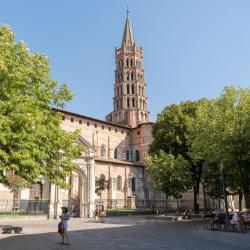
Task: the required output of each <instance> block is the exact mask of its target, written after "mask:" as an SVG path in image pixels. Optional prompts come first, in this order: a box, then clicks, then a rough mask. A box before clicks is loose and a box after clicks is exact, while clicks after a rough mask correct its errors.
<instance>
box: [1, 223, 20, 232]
mask: <svg viewBox="0 0 250 250" xmlns="http://www.w3.org/2000/svg"><path fill="white" fill-rule="evenodd" d="M1 228H2V230H3V234H11V233H12V231H14V233H16V234H19V233H21V232H22V231H23V228H22V227H18V226H12V225H4V226H1Z"/></svg>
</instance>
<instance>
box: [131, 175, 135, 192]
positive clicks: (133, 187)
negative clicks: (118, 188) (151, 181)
mask: <svg viewBox="0 0 250 250" xmlns="http://www.w3.org/2000/svg"><path fill="white" fill-rule="evenodd" d="M131 186H132V187H131V188H132V191H135V189H136V185H135V177H132V179H131Z"/></svg>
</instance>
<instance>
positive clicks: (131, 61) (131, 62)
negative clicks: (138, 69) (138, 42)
mask: <svg viewBox="0 0 250 250" xmlns="http://www.w3.org/2000/svg"><path fill="white" fill-rule="evenodd" d="M130 66H131V67H133V58H131V59H130Z"/></svg>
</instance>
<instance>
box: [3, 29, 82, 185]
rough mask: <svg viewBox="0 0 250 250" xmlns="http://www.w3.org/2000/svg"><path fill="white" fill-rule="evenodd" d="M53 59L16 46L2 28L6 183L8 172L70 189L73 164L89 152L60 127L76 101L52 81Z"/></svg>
mask: <svg viewBox="0 0 250 250" xmlns="http://www.w3.org/2000/svg"><path fill="white" fill-rule="evenodd" d="M49 73H50V67H49V60H48V58H47V57H46V56H44V55H42V54H39V53H31V52H30V51H29V49H28V47H27V46H26V45H25V43H24V42H16V41H15V35H14V33H13V32H12V31H11V30H10V28H9V27H8V26H6V25H2V26H0V182H6V178H5V177H4V171H5V170H8V171H14V173H15V175H18V176H20V177H22V178H23V179H25V180H27V181H28V182H33V181H35V180H36V179H37V178H39V177H40V176H45V177H47V178H48V180H50V181H51V182H53V183H56V184H58V185H60V186H62V187H65V177H66V176H67V175H68V174H69V173H70V171H72V170H73V169H74V168H75V167H76V165H75V164H74V163H72V160H73V159H75V158H76V157H77V156H79V155H80V152H81V151H82V150H83V148H82V147H81V146H80V145H78V144H76V143H74V142H75V141H77V140H78V137H79V132H78V131H76V132H74V133H70V134H69V133H66V132H65V131H63V130H62V129H61V128H60V123H61V116H62V114H60V113H57V112H53V111H51V107H52V106H53V107H60V108H63V106H64V104H65V103H66V102H67V101H70V100H71V99H72V97H73V95H72V93H71V91H70V90H69V88H68V87H67V86H66V85H65V84H64V85H61V86H58V83H57V82H56V81H55V80H53V79H51V77H50V75H49Z"/></svg>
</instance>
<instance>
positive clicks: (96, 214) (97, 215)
mask: <svg viewBox="0 0 250 250" xmlns="http://www.w3.org/2000/svg"><path fill="white" fill-rule="evenodd" d="M99 217H100V208H99V207H98V206H96V207H95V222H99Z"/></svg>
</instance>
